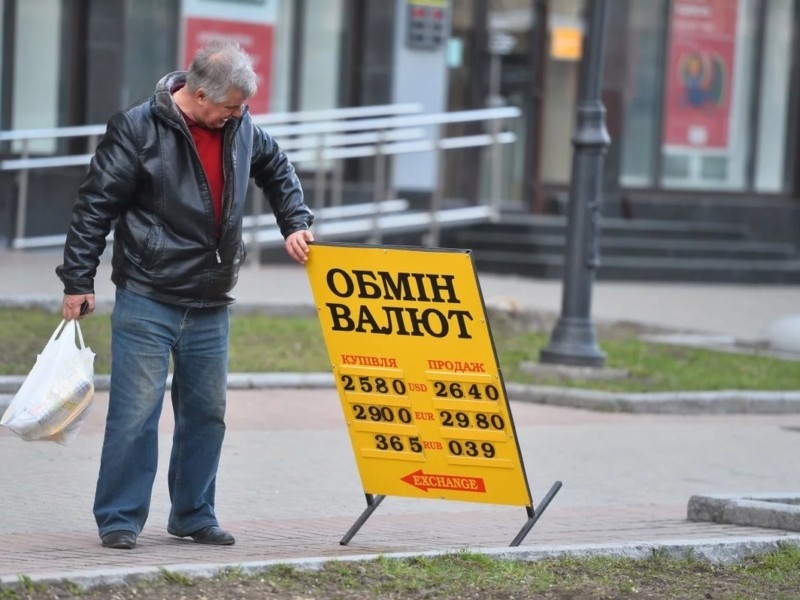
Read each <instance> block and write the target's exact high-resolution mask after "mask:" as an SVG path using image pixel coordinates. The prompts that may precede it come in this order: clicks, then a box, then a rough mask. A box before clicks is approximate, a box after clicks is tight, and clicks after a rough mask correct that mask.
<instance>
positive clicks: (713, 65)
mask: <svg viewBox="0 0 800 600" xmlns="http://www.w3.org/2000/svg"><path fill="white" fill-rule="evenodd" d="M737 11H738V2H736V1H733V0H674V1H673V4H672V17H671V25H670V39H669V51H668V52H669V54H668V70H667V80H666V92H665V94H666V97H665V102H664V143H665V144H666V145H673V146H692V147H695V148H705V149H727V148H728V145H729V128H730V117H731V94H732V89H733V72H734V57H735V50H736V25H737V18H738V14H737Z"/></svg>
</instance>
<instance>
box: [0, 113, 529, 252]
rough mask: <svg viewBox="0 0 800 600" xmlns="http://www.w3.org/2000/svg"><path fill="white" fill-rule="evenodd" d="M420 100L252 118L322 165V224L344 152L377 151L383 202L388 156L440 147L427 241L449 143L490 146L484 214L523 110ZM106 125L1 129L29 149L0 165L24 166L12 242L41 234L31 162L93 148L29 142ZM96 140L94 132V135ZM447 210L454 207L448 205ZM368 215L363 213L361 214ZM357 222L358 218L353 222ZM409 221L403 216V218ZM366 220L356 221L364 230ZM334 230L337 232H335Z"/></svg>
mask: <svg viewBox="0 0 800 600" xmlns="http://www.w3.org/2000/svg"><path fill="white" fill-rule="evenodd" d="M420 109H421V106H420V105H418V104H404V105H380V106H371V107H355V108H341V109H329V110H321V111H308V112H306V113H276V114H269V115H254V116H253V120H254V122H255V123H256V124H258V125H270V127H269V129H268V131H269V133H270V134H271V135H272V136H273V137H274V138H276V140H277V141H278V143H279V144H280V145H281V147H282V148H283V149H284V150H285V151H286V154H287V156H288V157H289V159H290V160H291V161H292V162H293V163H308V164H311V165H313V166H312V167H311V168H313V169H314V170H315V171H316V176H315V179H314V184H315V185H314V203H313V208H314V210H315V212H316V213H317V214H318V218H317V224H316V228H317V230H318V231H319V229H320V228H323V229H324V224H323V219H321V218H320V217H323V216H324V215H325V214H326V211H325V210H323V209H324V208H325V196H326V189H325V188H326V186H327V185H328V181H327V180H328V179H329V177H330V178H331V179H332V183H333V185H334V187H333V191H332V195H331V204H332V206H339V205H340V204H341V194H342V181H341V179H342V177H343V175H342V173H343V169H342V168H341V167H342V163H341V161H342V160H343V159H351V158H362V157H371V158H373V159H374V161H375V164H374V169H375V178H374V179H375V180H374V189H375V193H374V197H373V202H374V203H379V202H384V201H386V199H388V198H392V197H393V196H394V194H393V193H392V191H391V187H392V185H391V184H390V183H389V182H388V174H389V173H391V171H389V169H388V165H387V160H388V159H390V158H391V157H392V156H396V155H400V154H408V153H414V152H435V153H437V154H439V155H440V156H439V157H438V158H439V164H440V172H439V175H438V178H437V179H438V181H437V183H436V190H435V191H434V194H433V200H432V202H431V207H430V210H429V211H427V213H426V214H428V217H426V218H425V219H422V220H416V221H415V220H413V219H412V220H411V221H409V222H412V223H418V224H422V223H427V224H428V225H429V226H430V227H431V230H430V232H429V235H428V238H427V239H428V243H429V244H430V245H436V244H437V243H438V235H439V227H440V226H441V225H442V224H446V223H449V222H450V221H449V219H450V218H458V217H453V216H451V217H447V216H440V215H439V213H440V212H441V208H442V202H441V196H442V189H441V188H442V185H443V171H442V168H443V164H444V157H443V156H441V153H442V152H444V151H448V150H453V149H460V148H471V147H472V148H474V147H490V148H491V150H492V160H491V169H490V171H491V172H490V179H491V181H490V193H491V196H492V197H491V199H490V202H489V205H488V206H484V207H483V208H482V211H478V212H479V213H480V214H481V215H484V216H485V215H494V216H496V214H497V212H498V206H499V204H498V203H499V200H500V198H499V189H500V188H499V167H500V154H499V153H498V151H499V146H500V145H502V144H508V143H512V142H514V141H515V140H516V136H515V134H514V133H513V132H509V131H503V130H502V122H504V121H506V120H509V119H514V118H517V117H519V116H520V114H521V111H520V110H519V109H518V108H516V107H513V106H505V107H496V108H487V109H477V110H467V111H454V112H441V113H424V114H419V112H418V111H419V110H420ZM469 122H482V123H486V124H487V127H486V128H485V129H484V133H479V134H473V135H461V136H450V137H448V136H447V135H446V134H445V128H446V127H447V126H448V125H451V124H456V123H469ZM104 132H105V126H98V125H86V126H79V127H64V128H59V129H50V130H48V129H29V130H15V131H4V132H3V131H0V141H17V142H22V145H23V152H22V153H21V154H22V156H21V157H20V158H10V159H6V160H0V171H12V170H13V171H18V177H19V189H18V194H17V196H18V202H17V227H16V236H15V237H14V239H13V240H12V247H14V248H25V247H37V242H36V241H35V240H33V239H32V238H25V236H24V230H25V223H26V205H27V190H28V185H27V183H28V181H27V180H28V176H29V171H30V170H32V169H42V168H51V167H57V166H80V165H86V164H88V162H89V161H90V160H91V158H92V154H79V155H74V154H73V155H62V156H37V157H31V156H30V153H29V151H28V148H29V145H28V142H29V141H30V140H33V139H43V138H47V137H50V138H65V137H76V136H93V137H95V138H96V137H99V136H101V135H102V134H103V133H104ZM92 141H94V140H92ZM260 207H261V202H260V200H259V198H258V194H254V195H253V217H254V218H255V219H256V221H259V220H260V216H261V215H260V213H261V208H260ZM445 212H449V211H445ZM380 213H381V210H379V209H378V204H375V205H374V210H373V216H372V218H371V219H367V221H370V222H371V223H372V238H371V239H370V241H371V242H373V243H379V242H380V238H381V235H382V234H381V226H382V225H388V223H387V221H386V220H385V219H383V220H382V219H381V218H379V215H380ZM476 214H477V213H474V212H473V213H470V218H471V219H472V218H476V216H475V215H476ZM362 221H363V220H362ZM354 226H355V224H354ZM404 226H405V223H404ZM346 227H347V225H346V224H342V223H337V224H336V228H335V229H336V231H337V232H341V231H344V230H345V229H346ZM363 227H364V226H363V223H360V224H359V225H358V227H357V228H356V229H357V230H358V231H359V232H361V231H363ZM332 233H333V232H332ZM272 236H274V232H273V233H270V234H269V235H267V236H254V239H257V240H258V243H264V242H266V241H267V240H268V239H269V240H271V239H272ZM56 238H57V236H41V237H40V238H39V239H40V240H45V241H47V240H52V239H56Z"/></svg>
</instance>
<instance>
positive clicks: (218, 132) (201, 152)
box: [171, 86, 225, 237]
mask: <svg viewBox="0 0 800 600" xmlns="http://www.w3.org/2000/svg"><path fill="white" fill-rule="evenodd" d="M181 87H183V86H179V87H175V88H173V89H172V90H171V91H172V93H173V94H174V93H175V92H177V91H178V90H179V89H180V88H181ZM178 110H180V109H178ZM181 115H183V120H184V121H186V126H187V127H188V128H189V133H191V134H192V139H193V140H194V145H195V146H196V147H197V154H198V156H199V157H200V162H201V163H202V165H203V170H204V171H205V172H206V180H207V181H208V191H209V192H210V193H211V200H212V202H213V204H214V223H216V228H217V237H219V234H220V223H221V220H222V188H223V186H224V185H225V175H224V174H223V170H222V129H208V128H207V127H203V126H202V125H200V124H199V123H198V122H197V121H193V120H192V119H190V118H189V117H188V116H187V115H186V113H184V112H183V111H181Z"/></svg>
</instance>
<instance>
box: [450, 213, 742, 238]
mask: <svg viewBox="0 0 800 600" xmlns="http://www.w3.org/2000/svg"><path fill="white" fill-rule="evenodd" d="M469 230H471V231H481V232H502V233H530V234H535V235H548V234H550V235H559V234H563V233H564V232H566V230H567V218H566V217H565V216H560V215H530V214H524V213H520V214H508V213H504V214H502V215H501V217H500V219H499V220H498V221H495V222H493V223H487V224H482V225H481V226H480V227H472V228H470V229H469ZM601 230H602V233H603V235H604V236H605V237H647V238H650V239H662V238H667V239H697V238H702V239H706V240H741V239H747V238H748V237H749V235H750V233H749V231H748V229H747V227H746V226H745V225H741V224H730V223H714V222H707V221H669V220H659V219H618V218H603V219H602V221H601ZM462 231H463V230H462Z"/></svg>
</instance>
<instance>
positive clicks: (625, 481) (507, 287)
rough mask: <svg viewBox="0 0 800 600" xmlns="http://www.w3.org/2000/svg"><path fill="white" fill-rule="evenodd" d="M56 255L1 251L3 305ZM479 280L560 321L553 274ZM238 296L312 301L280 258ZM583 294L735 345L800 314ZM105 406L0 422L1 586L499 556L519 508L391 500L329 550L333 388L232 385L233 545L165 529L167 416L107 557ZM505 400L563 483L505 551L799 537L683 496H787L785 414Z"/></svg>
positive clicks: (55, 289) (790, 292)
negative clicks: (142, 486)
mask: <svg viewBox="0 0 800 600" xmlns="http://www.w3.org/2000/svg"><path fill="white" fill-rule="evenodd" d="M57 263H58V255H57V254H55V253H52V252H41V253H26V254H16V253H9V252H3V251H0V301H3V302H18V303H22V304H26V303H31V302H44V303H50V304H52V305H57V304H58V303H59V302H60V294H61V289H60V285H59V282H58V280H57V279H56V277H55V274H54V273H53V269H54V267H55V265H56V264H57ZM97 283H98V285H97V294H98V299H99V300H100V301H101V302H105V303H107V304H109V305H110V302H111V301H112V299H113V288H112V286H111V284H110V282H109V281H108V266H107V261H106V262H105V263H104V264H103V266H101V270H100V273H99V276H98V281H97ZM480 283H481V288H482V291H483V295H484V298H485V300H486V302H487V304H499V305H503V306H508V307H514V306H519V307H524V308H530V309H536V310H541V311H545V312H550V313H552V314H554V315H557V314H558V311H559V306H560V302H561V291H560V289H561V284H560V282H553V281H537V280H527V279H524V278H519V277H500V276H495V275H490V274H480ZM237 292H238V295H239V300H240V305H243V306H244V305H248V304H254V305H260V306H264V305H269V306H273V307H282V309H286V307H294V308H297V307H301V308H302V307H306V308H308V307H311V306H313V300H312V297H311V291H310V287H309V285H308V281H307V278H306V274H305V270H304V269H303V268H302V267H298V266H294V265H289V264H286V265H272V266H269V267H261V268H247V269H245V270H244V272H243V273H242V276H241V279H240V283H239V286H238V288H237ZM594 292H595V294H594V303H593V307H594V317H595V319H596V320H597V321H598V322H601V321H619V320H627V321H636V322H639V323H646V324H650V325H654V326H658V327H663V328H667V329H669V330H672V331H706V332H713V333H718V334H724V335H728V336H731V337H734V338H736V339H743V340H758V339H760V336H761V335H762V332H763V330H764V328H765V327H766V326H767V325H768V324H769V323H770V322H771V321H773V320H774V319H777V318H779V317H781V316H783V315H786V314H791V313H792V312H794V311H796V310H798V309H797V307H798V306H800V287H793V286H786V287H763V286H758V287H743V286H721V285H720V286H714V285H696V286H695V285H671V284H652V283H647V284H635V283H610V282H600V283H597V284H595V286H594ZM106 399H107V398H106V394H105V392H98V393H97V395H96V401H95V404H94V406H93V408H92V411H91V413H90V417H89V419H88V421H87V423H86V425H85V426H84V428H83V430H82V431H81V434H80V435H79V436H78V438H77V439H76V440H75V441H74V442H73V443H72V444H71V445H70V446H66V447H62V446H58V445H55V444H45V443H40V444H37V443H25V442H22V441H21V440H19V439H18V438H17V437H16V436H14V435H13V434H11V433H10V432H8V431H7V430H5V429H0V455H1V456H3V458H4V461H3V470H2V485H0V506H2V507H3V513H4V514H3V516H4V518H3V519H2V520H0V578H1V579H0V581H2V582H3V583H9V582H12V581H15V580H16V578H17V576H18V575H20V574H24V575H27V576H30V577H32V578H33V579H34V580H48V579H53V578H55V579H59V578H69V579H71V580H73V581H76V582H82V583H86V584H96V583H98V582H100V581H106V580H115V579H116V580H118V579H120V578H124V577H126V576H131V575H137V574H142V573H153V572H154V569H155V568H157V567H159V566H168V567H169V568H170V569H174V570H178V571H182V572H190V573H191V572H209V571H210V570H213V569H215V568H219V567H220V566H223V565H244V566H258V565H263V564H267V563H270V562H275V561H281V562H283V561H289V560H298V561H308V560H309V559H310V560H312V561H313V560H316V559H321V558H346V557H360V556H364V555H375V554H389V553H404V552H413V553H420V552H429V551H450V550H456V549H462V548H472V549H480V550H482V551H487V552H489V551H494V552H500V551H505V550H506V549H507V546H508V544H509V543H510V541H511V540H512V539H513V538H514V536H515V535H516V534H517V532H518V531H519V530H520V529H521V528H522V526H523V525H524V524H525V520H526V514H525V510H524V508H522V507H503V506H494V505H482V504H477V503H459V502H452V501H442V500H421V499H409V498H398V497H390V498H387V499H386V500H385V501H384V502H383V504H381V506H380V507H379V508H378V510H377V511H376V512H375V514H374V515H373V516H372V517H371V518H370V519H369V520H368V521H367V522H366V524H365V525H364V526H363V527H362V529H361V531H359V532H358V533H357V534H356V535H355V537H354V538H353V540H352V541H351V543H350V545H349V546H341V545H340V544H339V540H340V539H341V538H342V536H343V535H344V534H345V532H346V531H347V530H348V529H349V528H350V526H351V525H352V524H353V523H354V522H355V520H356V519H357V518H358V516H359V515H360V514H361V512H362V511H363V510H364V508H365V501H364V496H363V492H362V486H361V483H360V478H359V475H358V471H357V468H356V464H355V459H354V457H353V452H352V449H351V446H350V440H349V437H348V435H347V431H346V428H345V423H344V418H343V416H342V410H341V405H340V403H339V399H338V396H337V394H336V391H335V390H334V389H333V388H316V389H284V388H277V389H255V390H234V391H231V393H230V401H229V417H228V436H227V438H226V444H225V448H224V451H223V459H222V464H221V467H220V473H219V480H218V488H217V489H218V511H219V517H220V520H221V523H222V525H223V526H225V527H227V528H229V529H231V530H232V531H233V533H234V534H235V535H236V536H237V544H236V545H235V546H233V547H230V548H209V547H204V546H199V545H196V544H193V543H190V542H186V541H183V540H178V539H176V538H172V537H170V536H169V535H167V534H166V532H165V523H166V515H167V509H168V499H167V494H166V483H165V479H166V476H165V469H166V461H167V456H168V452H169V447H170V431H171V417H170V415H169V414H168V413H169V410H167V411H166V414H165V415H164V419H163V421H162V438H161V446H160V447H161V462H160V467H161V469H160V471H159V473H158V476H157V481H156V487H155V493H154V498H153V506H152V512H151V517H150V520H149V522H148V526H147V528H146V529H145V531H144V532H143V535H142V537H141V538H140V544H139V545H138V547H137V548H136V549H135V550H133V551H112V550H105V549H103V548H102V547H101V546H100V544H99V539H98V538H97V535H96V532H95V525H94V521H93V518H92V515H91V505H92V497H93V492H94V483H95V480H96V476H97V469H98V466H99V451H100V446H101V443H102V424H103V420H104V417H105V403H106ZM510 406H511V411H512V414H513V416H514V421H515V424H516V430H517V434H518V439H519V443H520V448H521V451H522V454H523V460H524V464H525V468H526V472H527V477H528V482H529V484H530V488H531V492H532V496H533V500H534V503H535V505H537V506H538V502H539V501H540V499H541V498H542V497H543V496H544V494H545V493H546V492H547V490H548V489H549V488H550V486H551V485H552V484H553V482H554V481H556V480H560V481H563V484H564V486H563V488H562V489H561V491H560V492H559V493H558V495H557V496H556V497H555V499H554V501H553V503H552V504H551V505H550V507H549V508H548V509H547V511H546V512H545V513H544V515H543V516H542V518H541V520H540V521H539V522H538V523H537V524H536V526H535V527H534V528H533V529H532V531H531V532H530V533H529V534H528V536H527V537H526V539H525V540H524V541H523V543H522V545H521V546H520V548H518V549H517V552H520V553H528V554H529V555H534V554H536V553H539V555H541V554H553V553H559V552H564V551H572V552H592V551H597V552H610V553H614V552H617V553H626V554H635V552H636V551H637V549H638V551H639V552H640V553H641V552H648V551H649V550H648V548H651V547H652V545H653V544H656V545H659V544H661V545H664V546H666V547H671V548H675V549H681V548H684V549H685V548H687V547H692V548H694V549H695V550H697V549H704V550H703V551H704V552H705V550H706V549H707V550H708V552H709V553H711V554H713V552H714V551H715V550H716V551H717V552H718V553H721V554H722V555H724V556H728V557H730V556H733V555H735V554H737V553H741V552H742V551H743V550H745V549H747V548H753V547H756V546H759V544H760V547H762V548H763V547H765V546H766V547H769V546H770V545H774V544H775V542H776V541H777V540H787V541H789V540H791V541H793V542H794V543H798V544H800V536H798V535H796V534H788V533H786V532H782V531H779V530H775V529H758V528H751V527H741V526H733V525H717V524H712V523H698V522H689V521H687V520H686V509H687V503H688V500H689V498H690V496H692V495H695V494H738V493H741V494H752V493H776V494H780V493H788V492H792V491H794V490H796V486H797V482H798V481H800V466H799V465H798V461H797V460H796V459H795V457H796V455H797V445H798V443H799V442H800V415H798V414H783V415H733V414H730V415H692V416H680V415H669V414H663V415H655V414H619V413H614V414H611V413H603V412H594V411H586V410H581V409H576V408H566V407H557V406H546V405H540V404H532V403H527V402H521V401H518V400H517V399H515V397H514V396H512V398H511V402H510Z"/></svg>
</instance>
